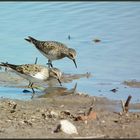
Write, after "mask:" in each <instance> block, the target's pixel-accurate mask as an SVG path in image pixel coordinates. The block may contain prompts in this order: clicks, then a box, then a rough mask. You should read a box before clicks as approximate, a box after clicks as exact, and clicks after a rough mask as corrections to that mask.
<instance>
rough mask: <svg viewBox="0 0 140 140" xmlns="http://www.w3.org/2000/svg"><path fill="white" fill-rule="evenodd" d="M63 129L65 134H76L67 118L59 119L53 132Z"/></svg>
mask: <svg viewBox="0 0 140 140" xmlns="http://www.w3.org/2000/svg"><path fill="white" fill-rule="evenodd" d="M60 130H61V131H63V132H64V133H66V134H78V132H77V129H76V127H75V126H74V125H73V124H72V123H71V122H69V121H68V120H60V124H58V126H57V128H56V130H55V131H54V132H59V131H60Z"/></svg>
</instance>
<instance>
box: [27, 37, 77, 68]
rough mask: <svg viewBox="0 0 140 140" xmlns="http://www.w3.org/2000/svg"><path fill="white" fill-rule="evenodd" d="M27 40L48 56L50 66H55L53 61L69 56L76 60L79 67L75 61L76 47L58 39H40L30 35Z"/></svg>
mask: <svg viewBox="0 0 140 140" xmlns="http://www.w3.org/2000/svg"><path fill="white" fill-rule="evenodd" d="M25 40H26V41H28V42H30V43H32V44H34V46H35V47H36V48H37V49H38V50H39V51H40V52H41V53H42V54H43V55H44V56H45V57H47V58H48V64H49V66H51V67H53V65H52V61H54V60H59V59H62V58H64V57H67V58H69V59H71V60H72V61H73V62H74V64H75V67H76V68H77V64H76V61H75V57H76V51H75V49H73V48H68V47H67V46H66V45H65V44H63V43H61V42H58V41H40V40H37V39H35V38H33V37H31V36H28V38H25Z"/></svg>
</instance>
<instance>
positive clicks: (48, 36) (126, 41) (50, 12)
mask: <svg viewBox="0 0 140 140" xmlns="http://www.w3.org/2000/svg"><path fill="white" fill-rule="evenodd" d="M29 35H30V36H33V37H35V38H37V39H40V40H56V41H61V42H63V43H65V44H67V45H68V46H69V47H72V48H75V49H76V51H77V53H78V55H77V58H76V61H77V65H78V69H75V67H74V64H73V62H72V61H70V60H69V59H67V58H65V59H63V60H60V61H54V65H55V66H56V67H58V68H60V69H61V70H62V71H63V72H65V73H71V74H76V73H77V74H79V73H86V72H91V74H92V75H93V77H91V78H88V79H86V78H82V79H80V80H74V81H73V82H72V83H68V84H64V85H65V86H66V87H68V88H71V87H73V86H74V84H75V83H76V82H77V90H78V91H80V92H86V93H88V94H90V95H95V96H104V97H108V98H111V99H118V100H120V99H124V100H125V99H126V98H127V97H128V95H132V97H133V98H132V101H133V102H139V101H140V89H139V88H130V87H127V88H125V86H124V85H122V84H121V83H122V82H123V81H124V80H133V79H136V80H137V81H140V2H0V61H4V62H6V61H8V62H9V63H15V64H23V63H34V60H35V58H36V57H38V63H40V64H45V63H46V62H47V59H46V58H45V57H44V56H43V55H42V54H40V52H39V51H38V50H37V49H35V48H34V47H33V46H32V45H31V44H29V43H28V42H26V41H25V40H24V38H25V37H27V36H29ZM68 35H70V36H71V39H70V40H69V39H68ZM95 38H98V39H100V40H101V42H99V43H95V42H93V39H95ZM116 87H118V88H119V89H118V92H116V93H113V92H111V91H110V90H111V89H113V88H116ZM0 96H3V97H9V98H19V99H23V98H25V97H24V96H23V95H22V94H21V89H16V88H10V87H0Z"/></svg>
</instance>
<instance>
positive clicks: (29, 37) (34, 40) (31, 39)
mask: <svg viewBox="0 0 140 140" xmlns="http://www.w3.org/2000/svg"><path fill="white" fill-rule="evenodd" d="M25 40H26V41H28V42H30V43H33V44H36V43H37V42H38V40H37V39H35V38H33V37H31V36H28V38H25Z"/></svg>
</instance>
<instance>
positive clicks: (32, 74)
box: [0, 63, 61, 82]
mask: <svg viewBox="0 0 140 140" xmlns="http://www.w3.org/2000/svg"><path fill="white" fill-rule="evenodd" d="M0 66H4V67H8V68H11V69H12V70H14V72H15V73H17V74H18V75H20V76H21V77H23V78H25V79H27V80H29V81H30V82H36V81H40V80H43V81H46V80H49V79H51V78H56V79H59V80H60V78H61V71H60V70H59V69H57V68H48V67H46V66H43V65H38V64H23V65H14V64H8V63H1V64H0ZM55 73H56V75H53V74H55Z"/></svg>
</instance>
